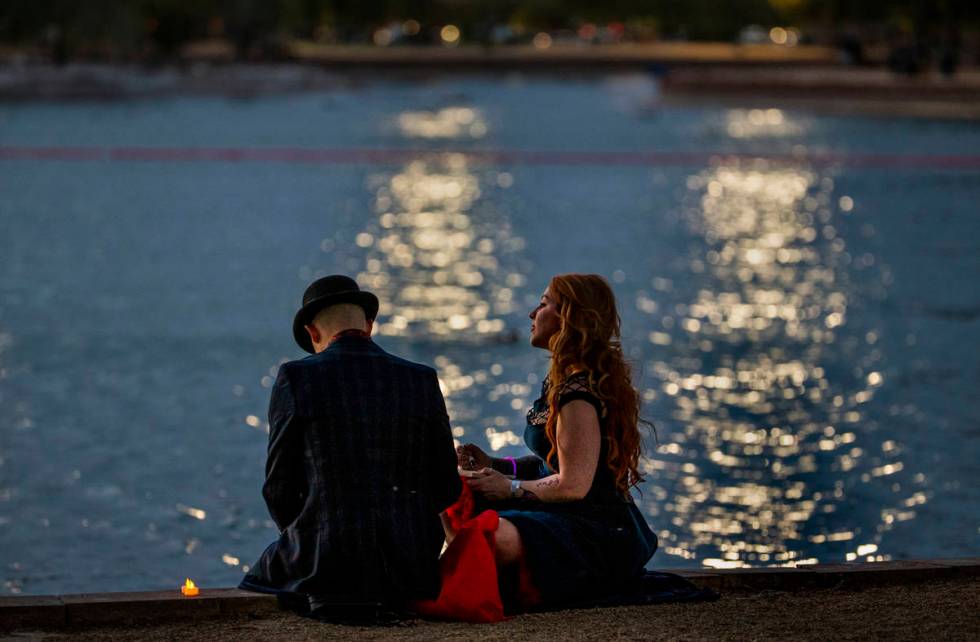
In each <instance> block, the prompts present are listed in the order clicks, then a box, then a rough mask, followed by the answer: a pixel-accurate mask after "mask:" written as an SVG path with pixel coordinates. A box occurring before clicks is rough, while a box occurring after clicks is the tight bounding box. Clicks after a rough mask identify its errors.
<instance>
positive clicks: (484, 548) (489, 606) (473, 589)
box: [412, 484, 504, 622]
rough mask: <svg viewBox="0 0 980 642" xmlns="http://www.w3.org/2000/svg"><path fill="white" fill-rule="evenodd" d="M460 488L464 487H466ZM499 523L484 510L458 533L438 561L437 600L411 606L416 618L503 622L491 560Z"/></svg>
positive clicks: (493, 561)
mask: <svg viewBox="0 0 980 642" xmlns="http://www.w3.org/2000/svg"><path fill="white" fill-rule="evenodd" d="M463 487H464V488H467V486H466V485H465V484H464V485H463ZM464 494H465V491H464ZM471 504H472V500H471ZM471 507H472V506H471ZM450 520H452V517H450ZM499 523H500V518H499V517H498V515H497V512H496V511H492V510H487V511H483V512H482V513H480V514H479V515H478V516H477V517H475V518H473V519H470V520H469V521H467V522H466V523H465V524H463V525H462V527H461V528H459V529H458V530H457V532H456V537H455V538H454V539H453V542H452V544H450V545H449V547H448V548H447V549H446V552H445V553H443V554H442V558H441V559H440V560H439V570H440V573H441V575H442V590H441V591H440V592H439V597H438V598H436V599H435V600H425V601H421V602H415V603H414V604H413V605H412V607H413V608H414V610H415V611H416V612H417V613H418V614H419V615H421V616H423V617H431V618H437V619H443V620H462V621H464V622H500V621H501V620H503V619H504V605H503V602H502V601H501V600H500V589H499V588H498V587H497V562H496V560H495V559H494V536H495V534H496V532H497V525H498V524H499Z"/></svg>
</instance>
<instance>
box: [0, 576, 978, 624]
mask: <svg viewBox="0 0 980 642" xmlns="http://www.w3.org/2000/svg"><path fill="white" fill-rule="evenodd" d="M666 570H670V569H666ZM670 572H674V573H677V574H678V575H681V576H683V577H686V578H687V579H689V580H690V581H691V582H693V583H694V584H696V585H698V586H701V587H707V588H713V589H716V590H718V591H720V592H721V594H722V596H723V600H724V597H725V596H729V598H731V599H736V600H737V599H742V598H740V597H738V596H742V597H747V596H752V595H766V594H770V593H773V592H781V593H788V594H791V595H803V596H805V595H808V594H811V593H819V594H821V595H825V596H826V595H829V594H835V593H839V592H841V591H867V590H872V589H882V590H884V591H885V592H886V593H887V592H888V587H904V588H908V587H914V586H916V585H920V584H923V583H929V582H932V583H936V582H939V583H947V584H951V585H956V586H967V585H969V586H972V587H974V588H973V589H971V590H972V594H973V595H974V596H978V595H980V593H978V592H977V591H976V590H975V589H976V587H978V586H980V557H970V558H955V559H934V560H909V561H897V562H864V563H845V564H816V565H806V566H799V567H796V568H779V567H775V568H746V569H730V570H714V569H697V570H690V569H683V570H670ZM665 607H674V608H681V609H690V610H691V611H692V612H694V611H696V610H697V609H699V608H704V607H703V606H699V604H689V605H686V604H673V605H652V606H643V607H610V608H605V609H579V610H575V611H572V610H566V611H555V612H550V613H532V614H526V615H521V616H518V617H516V618H513V620H511V621H512V622H516V621H520V620H522V619H525V618H532V619H533V618H542V617H545V618H549V617H550V618H561V617H564V616H567V615H568V614H570V613H580V612H593V613H600V614H601V613H606V614H610V613H613V612H614V611H616V610H619V609H629V610H637V609H639V610H646V609H655V610H659V609H662V608H665ZM290 617H294V618H295V619H296V620H297V621H301V622H305V623H306V624H307V625H308V626H313V627H315V626H317V625H318V623H316V622H312V621H309V620H303V619H302V618H299V617H297V616H292V614H289V613H285V612H282V611H280V609H279V607H278V604H277V602H276V599H275V598H274V597H273V596H269V595H260V594H256V593H250V592H247V591H241V590H238V589H231V588H211V589H208V588H202V589H201V593H200V595H199V596H197V597H183V596H182V595H181V594H180V590H179V589H178V588H174V589H173V590H170V591H147V592H135V593H89V594H76V595H36V596H30V595H28V596H3V597H0V631H6V632H12V631H50V632H53V633H58V632H61V633H68V632H73V631H83V630H89V629H92V630H96V629H100V628H102V627H130V628H132V627H136V628H138V629H142V628H145V627H152V626H164V627H167V626H174V625H180V626H184V625H187V624H188V623H205V624H207V623H211V624H214V625H219V624H220V623H221V622H223V621H233V620H240V619H242V618H246V619H249V620H253V621H254V620H278V619H281V618H290ZM426 625H427V626H434V627H449V626H473V625H460V624H451V623H435V622H432V623H426ZM340 628H342V629H343V628H347V629H350V628H352V627H340ZM355 628H356V627H355ZM373 630H377V631H384V630H386V629H373Z"/></svg>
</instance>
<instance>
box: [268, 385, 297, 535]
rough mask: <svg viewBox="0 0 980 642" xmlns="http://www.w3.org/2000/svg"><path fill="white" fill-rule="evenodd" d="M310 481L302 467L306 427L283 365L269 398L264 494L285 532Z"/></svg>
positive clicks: (293, 518)
mask: <svg viewBox="0 0 980 642" xmlns="http://www.w3.org/2000/svg"><path fill="white" fill-rule="evenodd" d="M306 494H307V484H306V478H305V474H304V467H303V426H302V422H301V421H299V419H298V418H297V417H296V405H295V401H294V400H293V391H292V388H291V387H290V384H289V377H288V375H287V372H286V369H285V368H284V367H280V368H279V375H278V377H276V383H275V385H274V386H273V388H272V398H271V400H270V401H269V454H268V459H267V460H266V463H265V484H264V485H263V486H262V496H263V497H264V498H265V503H266V506H268V508H269V514H270V515H272V519H273V521H275V523H276V526H278V527H279V531H280V532H282V531H283V530H285V529H286V527H287V526H289V524H291V523H292V522H293V521H294V520H295V519H296V518H297V517H298V516H299V513H300V511H301V510H302V508H303V504H304V502H305V501H306Z"/></svg>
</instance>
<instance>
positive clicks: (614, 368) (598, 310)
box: [545, 274, 643, 493]
mask: <svg viewBox="0 0 980 642" xmlns="http://www.w3.org/2000/svg"><path fill="white" fill-rule="evenodd" d="M548 290H549V292H550V294H551V298H552V300H553V301H554V302H555V306H556V307H557V308H558V316H559V318H560V319H561V327H560V329H559V330H558V332H556V333H555V334H554V335H552V337H551V338H550V339H549V341H548V349H549V350H550V351H551V370H550V371H549V372H548V379H549V381H550V387H549V392H548V407H549V409H550V411H551V412H549V413H548V423H547V424H546V425H545V434H546V435H547V436H548V440H549V441H550V442H551V451H550V452H549V453H548V458H547V459H548V462H549V463H551V464H552V465H554V460H555V458H556V456H557V450H558V449H557V444H558V438H557V430H558V412H557V404H558V396H559V393H560V391H561V389H562V386H563V385H564V383H565V381H566V380H567V379H568V377H569V375H571V374H574V373H576V372H578V371H580V370H583V369H584V370H585V371H586V372H588V373H589V387H590V388H591V389H592V392H593V393H595V395H596V396H597V397H599V399H600V400H601V401H602V403H603V407H604V409H605V410H604V412H605V414H604V417H602V418H601V419H602V420H603V421H604V423H605V428H606V434H605V440H606V445H607V448H606V461H605V465H606V466H608V467H609V470H610V471H612V473H613V476H614V478H615V480H616V488H617V489H618V490H619V491H620V492H623V493H625V492H626V491H627V490H629V488H630V487H632V486H635V485H636V484H638V483H639V482H640V481H642V479H643V477H642V476H641V475H640V471H639V461H640V453H641V450H642V438H641V437H640V431H639V427H638V425H637V424H638V423H639V421H640V396H639V394H637V392H636V389H635V388H634V387H633V384H632V381H631V378H630V377H631V372H630V366H629V364H628V363H627V362H626V359H625V358H624V357H623V349H622V347H621V345H620V336H619V331H620V320H619V312H618V311H617V309H616V297H615V295H614V294H613V291H612V288H611V287H609V284H608V283H607V282H606V280H605V279H603V278H602V277H601V276H599V275H597V274H562V275H559V276H556V277H554V278H553V279H551V283H550V284H549V286H548Z"/></svg>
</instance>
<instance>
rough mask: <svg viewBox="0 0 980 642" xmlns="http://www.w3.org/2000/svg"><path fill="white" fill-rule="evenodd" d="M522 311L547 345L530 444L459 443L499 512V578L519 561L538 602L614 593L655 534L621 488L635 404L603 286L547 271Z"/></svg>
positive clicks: (474, 486)
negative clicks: (533, 301) (516, 448)
mask: <svg viewBox="0 0 980 642" xmlns="http://www.w3.org/2000/svg"><path fill="white" fill-rule="evenodd" d="M529 316H530V318H531V345H533V346H534V347H536V348H541V349H544V350H548V351H549V352H550V353H551V366H550V369H549V372H548V376H547V378H546V379H545V381H544V383H543V385H542V390H541V396H540V397H539V398H538V399H537V400H536V401H535V402H534V404H533V406H532V407H531V409H530V410H529V411H528V413H527V426H526V428H525V431H524V439H525V443H526V444H527V446H528V448H529V449H530V450H531V452H532V453H533V454H531V455H528V456H525V457H521V458H518V459H513V458H496V457H490V456H489V455H487V454H486V453H485V452H484V451H483V450H481V449H480V448H479V447H477V446H475V445H473V444H465V445H463V446H460V447H459V448H458V450H457V454H458V456H459V464H460V466H461V467H462V468H463V469H464V470H468V471H477V472H471V473H467V475H468V476H467V478H466V481H467V484H469V487H470V489H471V490H472V491H473V493H474V495H475V498H476V501H477V503H478V504H480V505H481V506H483V507H486V508H493V509H495V510H497V512H498V514H499V518H500V519H499V523H498V525H497V529H496V532H495V534H494V535H495V537H494V538H493V539H494V546H495V550H494V555H495V559H496V563H497V568H498V571H500V576H501V578H502V579H505V578H507V577H516V575H517V571H516V570H515V569H518V568H520V569H523V570H524V574H525V575H528V574H529V576H530V580H531V582H532V583H533V586H534V588H535V589H536V592H537V594H538V595H537V597H538V598H539V600H540V604H541V605H542V606H548V605H559V604H567V603H571V602H574V601H581V600H582V599H583V598H587V597H588V596H599V595H603V594H610V593H612V592H615V591H616V590H618V589H619V588H620V587H622V586H623V584H624V583H625V582H627V581H629V580H630V579H633V578H636V577H637V576H638V575H640V574H642V573H643V570H644V565H645V564H646V562H647V561H648V560H649V559H650V557H651V556H652V555H653V553H654V551H655V550H656V548H657V537H656V535H654V533H653V532H652V531H651V530H650V528H649V527H648V526H647V524H646V521H645V520H644V518H643V516H642V514H641V513H640V511H639V510H638V509H637V507H636V505H635V504H634V503H633V500H632V497H631V496H630V489H631V488H632V487H633V486H635V485H636V484H637V483H639V481H640V480H641V476H640V472H639V469H638V466H639V457H640V450H641V436H640V432H639V427H638V423H639V421H640V418H639V405H640V403H639V397H638V395H637V392H636V390H635V388H634V387H633V385H632V382H631V380H630V368H629V365H628V364H627V362H626V360H625V359H624V356H623V352H622V349H621V347H620V342H619V339H620V336H619V334H620V319H619V313H618V311H617V309H616V300H615V296H614V294H613V291H612V289H611V288H610V286H609V285H608V283H607V282H606V281H605V280H604V279H603V278H602V277H600V276H597V275H591V274H565V275H560V276H555V277H554V278H553V279H552V280H551V282H550V284H549V285H548V288H547V289H546V290H545V291H544V294H543V295H542V296H541V301H540V304H539V305H538V306H537V307H536V308H535V309H534V310H533V311H532V312H531V313H530V315H529ZM469 475H472V476H469ZM453 535H454V533H453V532H451V531H449V529H448V528H447V539H449V540H451V539H452V537H453ZM515 582H516V580H515Z"/></svg>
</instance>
